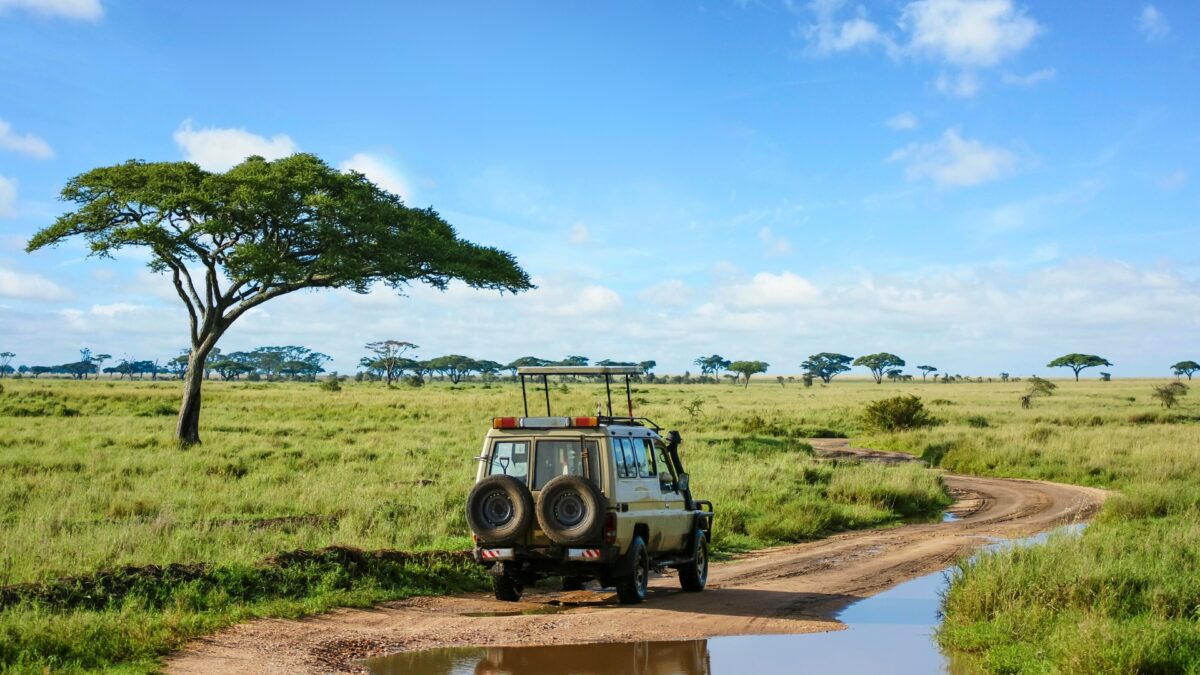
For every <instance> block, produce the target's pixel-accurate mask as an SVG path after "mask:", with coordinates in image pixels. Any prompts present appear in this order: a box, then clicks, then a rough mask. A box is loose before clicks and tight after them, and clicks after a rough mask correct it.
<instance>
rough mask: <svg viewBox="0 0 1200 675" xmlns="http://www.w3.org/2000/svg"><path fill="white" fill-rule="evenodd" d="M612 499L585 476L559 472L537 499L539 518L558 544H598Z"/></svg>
mask: <svg viewBox="0 0 1200 675" xmlns="http://www.w3.org/2000/svg"><path fill="white" fill-rule="evenodd" d="M607 510H608V500H606V499H605V498H604V495H602V494H600V490H599V488H597V487H596V484H595V483H593V482H592V481H590V480H588V479H586V478H584V477H583V476H558V477H556V478H552V479H550V482H548V483H546V486H545V487H543V488H542V492H541V494H540V495H539V496H538V502H537V509H536V511H537V520H538V525H540V526H541V528H542V531H543V532H545V533H546V536H547V537H550V540H551V541H553V542H554V543H556V544H562V545H563V546H581V545H584V544H596V543H599V542H600V537H601V535H602V534H603V530H604V514H605V512H606V511H607Z"/></svg>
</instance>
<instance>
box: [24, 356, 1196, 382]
mask: <svg viewBox="0 0 1200 675" xmlns="http://www.w3.org/2000/svg"><path fill="white" fill-rule="evenodd" d="M2 356H4V354H0V357H2ZM10 356H11V354H10ZM1197 371H1200V363H1196V362H1195V361H1180V362H1179V363H1176V364H1175V365H1173V366H1171V372H1173V373H1175V377H1179V376H1180V375H1187V379H1188V380H1191V379H1192V373H1195V372H1197Z"/></svg>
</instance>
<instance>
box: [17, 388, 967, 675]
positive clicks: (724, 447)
mask: <svg viewBox="0 0 1200 675" xmlns="http://www.w3.org/2000/svg"><path fill="white" fill-rule="evenodd" d="M4 385H5V390H4V393H2V394H0V587H4V588H3V589H0V667H2V668H4V669H6V670H18V671H24V670H28V671H41V670H42V669H43V668H44V667H47V666H49V667H52V668H53V669H55V670H80V669H96V668H108V669H111V668H119V669H124V670H128V671H131V672H144V671H147V670H154V669H155V668H157V667H158V663H159V661H158V659H159V658H160V656H161V655H162V654H163V653H165V652H167V651H169V650H170V649H173V648H176V647H177V646H178V645H180V644H181V643H182V642H183V641H184V640H186V639H187V638H189V637H193V636H196V635H200V634H204V633H206V632H211V631H212V630H215V629H217V628H220V627H222V626H225V625H229V624H230V623H232V622H236V621H240V620H244V619H247V618H252V617H256V616H299V615H302V614H306V613H312V612H319V611H324V610H327V609H329V608H332V607H336V606H345V605H353V606H360V605H367V604H370V603H373V602H378V601H381V600H387V599H395V598H401V597H406V596H409V595H412V594H419V593H445V592H453V591H456V590H461V589H465V588H478V587H480V585H481V584H482V582H483V577H482V575H481V574H480V573H479V570H478V569H477V568H475V567H473V566H470V565H469V564H466V563H463V562H461V560H457V559H440V558H439V559H432V560H433V562H430V563H428V564H424V563H420V562H414V561H413V560H411V559H408V558H404V557H403V556H401V557H399V558H397V557H396V556H395V555H390V554H388V555H383V556H367V557H366V558H365V560H366V561H367V562H365V563H363V562H355V561H356V560H358V558H354V557H353V556H352V557H351V558H346V556H345V555H343V554H341V553H336V552H327V553H325V554H322V555H320V556H315V557H314V556H302V557H301V558H302V559H301V560H300V561H298V562H295V563H292V564H288V565H285V566H280V564H279V563H280V558H279V554H281V553H284V552H292V551H298V550H307V551H317V550H320V549H324V548H325V547H344V548H345V547H352V548H355V549H362V550H367V551H397V550H402V551H440V550H459V549H464V548H467V547H468V546H469V544H470V541H469V531H468V529H467V527H466V523H465V518H464V515H463V506H462V505H463V502H464V500H465V496H466V492H467V490H468V489H469V488H470V485H471V482H472V479H473V476H474V471H475V464H474V461H473V459H472V458H473V457H474V456H475V455H477V454H479V449H480V444H481V441H482V436H483V434H484V433H485V431H486V429H487V427H488V424H489V422H490V416H491V415H492V414H512V413H513V412H515V411H517V410H518V408H519V405H520V397H519V389H518V388H516V387H515V386H513V385H507V384H505V385H500V384H496V385H491V386H485V385H482V384H478V383H475V384H470V385H463V386H459V387H450V386H448V385H445V384H442V383H438V384H434V385H430V386H427V387H425V388H422V389H409V388H397V389H387V388H385V387H383V386H382V385H378V384H357V385H356V384H349V385H346V386H345V387H344V389H343V390H342V391H340V392H329V391H324V390H321V389H319V388H318V386H317V385H314V384H291V383H289V384H267V383H220V382H210V383H208V384H206V385H205V402H204V412H203V418H202V430H201V431H202V436H203V439H204V444H203V445H202V446H201V447H199V448H195V449H192V450H189V451H181V450H179V449H178V448H177V447H176V446H175V445H174V444H173V443H172V442H171V437H170V432H171V430H172V427H173V424H174V418H173V415H174V411H175V404H176V401H177V396H178V390H179V385H178V383H174V382H107V381H101V382H96V381H89V382H72V381H57V380H56V381H44V380H28V379H26V380H6V381H5V383H4ZM558 389H559V390H558V391H556V392H555V393H554V401H555V406H556V409H555V411H556V412H559V411H562V412H566V411H575V412H586V411H589V410H592V409H594V407H595V401H596V400H598V399H599V398H602V391H603V388H602V387H599V386H597V385H594V384H588V383H582V382H579V383H567V384H566V385H565V386H563V387H559V388H558ZM876 391H877V390H875V389H871V388H868V387H864V386H863V385H860V384H848V386H847V387H845V391H844V392H843V390H841V389H838V388H837V387H831V388H828V389H820V388H818V389H814V390H805V389H802V388H800V387H789V388H787V389H782V388H780V387H778V386H773V387H767V386H758V385H756V386H753V387H751V388H750V389H749V390H743V389H740V388H735V387H730V386H718V385H711V386H675V385H642V386H638V387H637V388H636V391H635V398H636V405H637V407H638V413H639V414H644V415H647V416H649V417H651V418H654V419H656V420H657V421H658V422H660V423H661V424H663V425H664V426H666V427H668V428H675V429H679V430H680V431H681V433H682V434H683V436H684V446H683V456H684V459H685V463H686V465H687V468H688V470H689V472H690V473H691V474H692V482H693V485H694V486H695V490H696V491H697V494H698V496H701V497H703V498H708V499H712V500H713V501H714V502H715V503H716V504H717V510H718V516H717V521H716V535H715V538H714V546H715V548H716V550H717V551H718V552H725V553H728V552H732V551H738V550H745V549H752V548H756V547H761V546H766V545H772V544H777V543H783V542H793V541H800V540H803V539H809V538H813V537H819V536H822V535H825V534H828V533H830V532H834V531H837V530H843V529H849V528H857V527H868V526H876V525H886V524H891V523H896V522H899V521H901V520H902V519H904V518H908V517H912V516H922V515H928V514H930V513H936V512H937V511H938V510H940V509H941V508H942V507H944V506H945V505H946V504H947V503H948V501H949V500H948V498H947V497H946V495H945V493H944V491H943V489H942V485H941V481H940V478H939V477H938V474H937V473H936V472H933V471H929V470H926V469H923V468H921V467H918V466H903V467H891V468H884V467H878V466H873V465H859V464H855V463H844V462H843V463H836V464H835V463H832V462H825V461H821V460H817V459H814V458H812V457H811V448H810V447H809V446H808V445H807V444H806V443H805V442H804V441H803V440H802V439H803V438H805V437H808V436H829V435H836V434H846V433H852V432H854V431H855V430H856V429H857V426H856V425H857V417H856V412H855V411H856V409H857V407H858V406H859V404H860V402H859V401H858V400H857V399H858V398H861V397H863V396H870V395H873V394H875V393H876ZM850 392H855V393H854V394H853V395H852V396H847V395H846V394H847V393H850ZM696 399H700V400H701V403H700V404H699V406H695V405H693V406H691V408H690V410H689V404H691V403H692V402H693V401H695V400H696ZM692 411H696V412H695V414H693V413H692ZM285 559H288V558H286V556H285ZM456 560H457V561H456ZM198 563H202V564H198ZM177 564H182V566H177V567H171V566H172V565H177ZM148 565H155V566H160V567H162V568H163V570H159V571H158V572H155V571H154V570H153V569H151V570H149V571H147V570H146V569H145V568H146V566H148ZM127 568H132V569H127ZM164 570H165V571H164Z"/></svg>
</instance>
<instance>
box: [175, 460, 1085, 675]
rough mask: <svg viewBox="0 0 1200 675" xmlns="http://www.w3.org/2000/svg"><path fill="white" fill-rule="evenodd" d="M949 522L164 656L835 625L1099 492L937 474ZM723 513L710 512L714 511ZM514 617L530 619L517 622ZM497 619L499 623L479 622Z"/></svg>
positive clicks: (349, 615)
mask: <svg viewBox="0 0 1200 675" xmlns="http://www.w3.org/2000/svg"><path fill="white" fill-rule="evenodd" d="M813 445H814V447H815V449H816V450H817V452H818V453H819V454H823V455H825V456H829V457H846V458H851V457H854V458H861V459H868V460H873V461H883V462H900V461H911V459H912V458H911V457H910V456H908V455H902V454H898V453H888V452H882V451H877V450H860V449H854V448H849V447H848V446H847V442H846V441H844V440H819V441H814V443H813ZM946 485H947V487H948V488H949V490H950V492H951V494H953V495H954V497H955V499H956V502H955V504H954V506H952V507H951V509H950V513H951V514H953V515H954V516H955V519H954V520H951V521H949V522H942V523H930V524H917V525H907V526H904V527H897V528H889V529H878V530H865V531H858V532H848V533H845V534H840V535H835V536H832V537H829V538H827V539H822V540H820V541H814V542H809V543H805V544H797V545H793V546H785V547H779V548H773V549H767V550H763V551H758V552H755V553H753V554H749V555H745V556H742V557H739V558H738V559H737V560H734V561H730V562H726V563H721V564H714V565H713V566H712V569H711V571H710V574H709V585H708V590H706V591H705V592H703V593H699V594H689V593H681V592H679V590H678V588H679V585H678V583H677V582H676V580H675V578H674V577H673V576H670V577H661V578H656V579H654V580H653V581H652V588H651V596H650V598H649V599H648V600H647V602H646V603H645V604H644V605H640V606H637V607H632V608H627V607H620V606H616V605H615V604H614V603H615V599H614V598H612V597H611V594H606V593H601V592H589V591H581V592H575V593H553V592H540V593H539V592H536V591H532V592H527V594H526V599H525V601H523V602H521V603H518V604H512V603H502V602H497V601H495V600H493V599H491V597H490V596H485V595H472V596H461V597H443V598H415V599H412V600H408V601H403V602H396V603H388V604H385V605H382V606H380V607H377V608H375V609H372V610H339V611H336V612H332V613H330V614H326V615H323V616H320V617H316V618H313V619H306V620H302V621H285V620H261V621H255V622H252V623H248V624H243V625H240V626H236V627H234V628H231V629H229V630H227V631H224V632H222V633H219V634H217V635H214V636H212V637H209V638H205V639H202V640H198V641H196V642H194V643H193V644H192V645H190V646H189V648H188V649H187V650H186V651H184V652H181V653H179V654H177V655H176V656H174V657H173V658H171V659H170V660H169V662H168V671H169V672H173V673H201V672H205V673H211V672H223V673H267V672H280V673H283V672H287V673H296V672H329V671H331V670H345V669H348V668H350V666H351V662H352V661H353V660H355V659H359V658H363V657H366V656H371V655H378V654H384V653H389V652H397V651H404V650H413V649H425V648H430V647H448V646H457V645H525V644H566V643H573V642H631V641H640V640H683V639H700V638H708V637H715V636H718V635H744V634H766V633H811V632H819V631H829V630H839V629H840V628H841V627H842V625H841V624H840V623H838V622H837V621H836V620H835V619H834V618H833V617H834V616H836V614H837V612H838V611H839V610H840V609H841V608H843V607H845V606H846V605H847V604H849V603H851V602H854V601H855V600H858V599H860V598H863V597H867V596H870V595H873V594H875V593H878V592H880V591H882V590H885V589H887V588H889V587H891V586H894V585H895V584H898V583H900V582H902V581H905V580H908V579H911V578H914V577H917V576H920V575H922V574H927V573H930V572H934V571H937V570H939V569H943V568H945V567H948V566H949V565H951V564H952V563H953V562H954V560H955V559H956V558H957V557H958V556H960V555H962V554H964V553H967V552H970V551H972V550H974V549H976V548H978V547H980V546H982V545H984V544H986V543H988V542H989V540H990V539H992V538H995V537H1017V536H1023V535H1028V534H1033V533H1036V532H1040V531H1043V530H1047V529H1050V528H1052V527H1054V526H1057V525H1061V524H1065V523H1072V522H1079V521H1082V520H1086V519H1087V518H1089V517H1090V516H1091V515H1092V514H1094V513H1095V511H1096V510H1097V509H1098V508H1099V506H1100V504H1101V503H1102V502H1103V500H1104V498H1105V494H1106V493H1105V492H1104V491H1102V490H1097V489H1093V488H1084V487H1074V486H1068V485H1059V484H1056V483H1045V482H1039V481H1024V480H1004V479H994V478H974V477H969V476H956V475H947V476H946ZM718 517H719V516H718ZM520 612H526V613H525V614H521V613H520ZM488 613H498V615H487V614H488Z"/></svg>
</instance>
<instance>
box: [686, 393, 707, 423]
mask: <svg viewBox="0 0 1200 675" xmlns="http://www.w3.org/2000/svg"><path fill="white" fill-rule="evenodd" d="M703 408H704V399H702V398H694V399H692V400H691V401H689V402H687V403H685V404H684V405H683V410H684V412H686V413H687V414H688V417H691V418H692V419H695V418H696V417H697V416H698V415H699V414H700V412H701V411H702V409H703Z"/></svg>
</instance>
